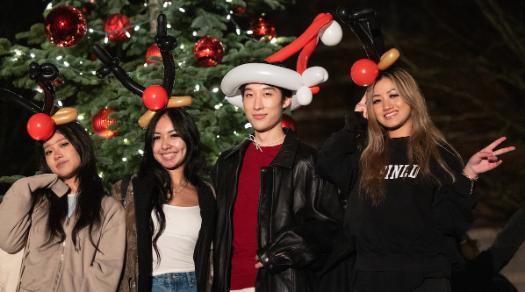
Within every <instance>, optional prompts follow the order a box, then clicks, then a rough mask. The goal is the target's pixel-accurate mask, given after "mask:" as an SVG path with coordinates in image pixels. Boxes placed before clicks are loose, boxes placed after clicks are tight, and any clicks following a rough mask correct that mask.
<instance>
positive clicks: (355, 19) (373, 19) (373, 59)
mask: <svg viewBox="0 0 525 292" xmlns="http://www.w3.org/2000/svg"><path fill="white" fill-rule="evenodd" d="M337 15H338V16H339V18H340V19H341V21H342V22H343V23H345V24H347V25H348V26H349V27H350V29H351V30H352V32H354V34H355V35H356V36H357V38H358V39H359V40H360V41H361V44H362V45H363V49H364V50H365V53H366V56H367V58H364V59H359V60H357V61H356V62H354V64H353V65H352V68H351V69H350V77H351V78H352V80H353V81H354V83H355V84H357V85H360V86H368V85H370V84H372V83H374V81H375V80H376V78H377V76H378V75H379V71H380V70H381V71H384V70H386V69H388V68H389V67H390V66H392V64H394V63H395V62H396V61H397V59H398V58H399V50H397V49H396V48H392V49H390V50H388V51H386V52H384V48H385V45H384V40H383V34H382V33H381V28H380V24H379V21H378V20H377V12H376V11H374V10H373V9H361V10H351V9H347V8H339V9H338V10H337Z"/></svg>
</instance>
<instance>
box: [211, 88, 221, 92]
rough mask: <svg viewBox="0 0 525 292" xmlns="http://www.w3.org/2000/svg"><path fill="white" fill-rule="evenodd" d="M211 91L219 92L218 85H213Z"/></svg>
mask: <svg viewBox="0 0 525 292" xmlns="http://www.w3.org/2000/svg"><path fill="white" fill-rule="evenodd" d="M211 91H212V92H214V93H217V92H219V87H214V88H213V89H212V90H211Z"/></svg>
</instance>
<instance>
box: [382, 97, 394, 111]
mask: <svg viewBox="0 0 525 292" xmlns="http://www.w3.org/2000/svg"><path fill="white" fill-rule="evenodd" d="M391 107H392V101H391V100H390V99H389V98H385V99H384V100H383V109H384V110H387V109H390V108H391Z"/></svg>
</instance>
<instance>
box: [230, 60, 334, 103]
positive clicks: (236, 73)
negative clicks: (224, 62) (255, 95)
mask: <svg viewBox="0 0 525 292" xmlns="http://www.w3.org/2000/svg"><path fill="white" fill-rule="evenodd" d="M326 80H328V72H327V71H326V69H324V68H323V67H318V66H314V67H310V68H308V69H306V70H305V71H304V72H303V74H299V73H298V72H297V71H294V70H291V69H288V68H284V67H280V66H276V65H272V64H266V63H247V64H243V65H239V66H237V67H235V68H233V69H232V70H230V71H229V72H228V73H227V74H226V75H225V76H224V78H223V79H222V82H221V90H222V92H223V93H224V95H226V100H228V102H230V103H231V104H232V105H234V106H237V107H240V108H242V107H243V105H242V96H241V91H240V87H241V86H242V85H245V84H249V83H261V84H268V85H272V86H276V87H281V88H284V89H288V90H290V91H292V105H291V110H295V109H296V108H298V107H300V106H304V105H308V104H310V102H312V92H311V90H310V88H309V87H311V86H315V85H318V84H321V83H323V82H325V81H326Z"/></svg>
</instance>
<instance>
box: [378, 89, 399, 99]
mask: <svg viewBox="0 0 525 292" xmlns="http://www.w3.org/2000/svg"><path fill="white" fill-rule="evenodd" d="M391 91H397V89H395V88H392V89H389V90H387V92H386V93H390V92H391ZM376 96H381V94H374V95H372V97H376Z"/></svg>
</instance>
